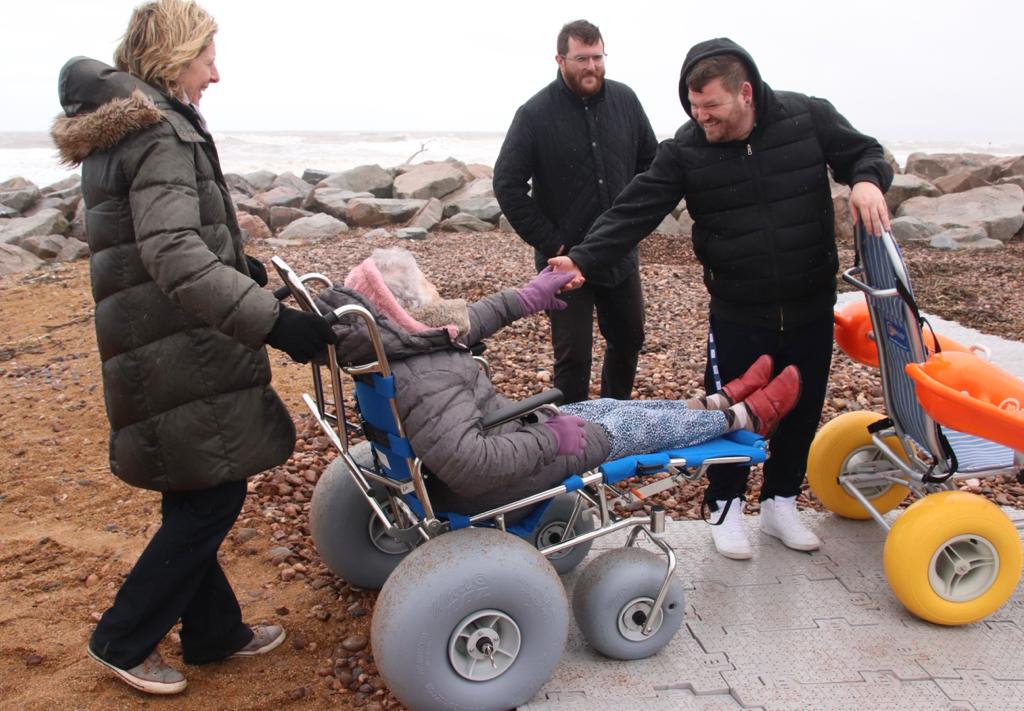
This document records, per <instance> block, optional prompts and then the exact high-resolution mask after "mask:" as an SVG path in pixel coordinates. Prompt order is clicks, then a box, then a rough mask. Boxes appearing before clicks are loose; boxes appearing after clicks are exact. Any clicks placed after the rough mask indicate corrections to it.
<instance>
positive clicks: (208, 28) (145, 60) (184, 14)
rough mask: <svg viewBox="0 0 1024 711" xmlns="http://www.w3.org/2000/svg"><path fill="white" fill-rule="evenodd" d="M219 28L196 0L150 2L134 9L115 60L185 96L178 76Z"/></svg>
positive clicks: (166, 90)
mask: <svg viewBox="0 0 1024 711" xmlns="http://www.w3.org/2000/svg"><path fill="white" fill-rule="evenodd" d="M216 32H217V23H216V22H215V21H214V19H213V17H211V16H210V14H209V13H208V12H207V11H206V10H204V9H203V8H201V7H199V5H197V4H196V3H195V2H194V0H155V1H154V2H148V3H146V4H144V5H139V6H138V7H137V8H135V10H134V11H133V12H132V19H131V20H130V21H129V22H128V29H127V30H125V33H124V37H122V38H121V44H119V45H118V46H117V49H116V50H115V51H114V64H115V65H116V66H117V68H118V69H120V70H122V71H125V72H128V73H129V74H131V75H132V76H135V77H138V78H139V79H141V80H142V81H144V82H146V83H147V84H150V85H151V86H154V87H156V88H157V89H159V90H160V91H162V92H164V93H166V94H170V95H171V96H176V97H178V98H182V91H181V88H180V87H179V86H178V77H180V76H181V72H182V71H183V70H184V69H185V67H187V66H188V65H189V62H191V61H192V60H193V59H195V58H196V57H198V56H199V55H200V54H202V53H203V50H205V49H206V48H207V47H209V46H210V42H212V41H213V35H214V34H216Z"/></svg>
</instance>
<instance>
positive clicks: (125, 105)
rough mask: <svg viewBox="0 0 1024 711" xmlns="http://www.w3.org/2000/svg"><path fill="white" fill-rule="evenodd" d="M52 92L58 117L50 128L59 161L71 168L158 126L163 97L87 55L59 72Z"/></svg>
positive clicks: (68, 64)
mask: <svg viewBox="0 0 1024 711" xmlns="http://www.w3.org/2000/svg"><path fill="white" fill-rule="evenodd" d="M57 93H58V95H59V97H60V104H61V106H62V107H63V108H64V114H63V115H62V116H58V117H57V118H56V119H55V120H54V122H53V126H52V128H51V129H50V135H51V136H52V137H53V142H54V143H55V144H56V146H57V150H58V151H59V152H60V159H61V161H62V162H63V163H65V164H67V165H70V166H75V165H78V164H79V163H81V162H82V161H83V160H85V159H86V158H88V157H89V156H90V155H92V154H93V153H97V152H99V151H105V150H107V149H109V148H112V147H113V146H116V145H117V144H118V143H120V142H121V141H123V140H124V139H125V138H127V137H128V136H130V135H132V134H133V133H136V132H138V131H141V130H142V129H144V128H148V127H149V126H152V125H154V124H157V123H159V122H160V119H161V118H162V117H163V116H164V114H163V113H162V111H161V108H162V107H166V105H167V101H166V97H164V95H163V94H161V93H160V92H159V91H157V90H156V89H154V88H153V87H152V86H150V85H149V84H146V83H145V82H143V81H141V80H140V79H137V78H135V77H133V76H131V75H130V74H128V73H127V72H122V71H119V70H117V69H114V68H113V67H111V66H109V65H107V64H104V63H103V62H100V61H97V60H95V59H89V58H88V57H75V58H73V59H71V60H69V61H68V62H67V63H66V64H65V65H64V66H63V67H62V68H61V70H60V77H59V79H58V80H57Z"/></svg>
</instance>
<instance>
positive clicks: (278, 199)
mask: <svg viewBox="0 0 1024 711" xmlns="http://www.w3.org/2000/svg"><path fill="white" fill-rule="evenodd" d="M295 179H296V180H298V178H295ZM305 197H306V196H305V194H304V193H302V192H301V191H299V190H298V189H297V188H293V187H291V186H290V185H279V186H278V187H276V188H271V189H270V190H268V191H266V192H264V193H256V195H254V196H253V199H254V200H259V201H260V202H261V203H263V204H264V205H266V206H267V208H268V209H269V208H272V207H301V206H302V201H303V200H304V199H305ZM268 222H269V220H268Z"/></svg>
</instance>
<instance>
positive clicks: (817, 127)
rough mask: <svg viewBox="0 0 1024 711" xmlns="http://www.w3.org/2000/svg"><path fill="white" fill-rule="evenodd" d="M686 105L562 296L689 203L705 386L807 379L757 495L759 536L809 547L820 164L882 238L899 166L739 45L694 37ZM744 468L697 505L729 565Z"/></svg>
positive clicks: (713, 475) (825, 213)
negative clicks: (711, 516) (699, 284)
mask: <svg viewBox="0 0 1024 711" xmlns="http://www.w3.org/2000/svg"><path fill="white" fill-rule="evenodd" d="M679 98H680V100H681V102H682V104H683V108H684V109H685V110H686V112H687V114H688V115H689V116H690V117H691V118H692V119H693V120H692V121H689V122H687V123H686V124H684V125H683V126H682V127H681V128H680V129H679V130H678V131H677V132H676V135H675V137H674V138H673V139H671V140H668V141H664V142H663V143H662V144H661V145H660V146H659V148H658V153H657V156H656V157H655V159H654V162H653V163H652V164H651V167H650V168H649V169H648V170H647V171H646V172H644V173H643V174H641V175H638V176H637V177H636V178H635V179H634V180H633V181H632V182H631V183H630V184H629V186H627V187H626V189H625V190H624V191H623V192H622V193H621V194H620V195H619V197H618V198H617V199H616V201H615V204H614V205H613V207H612V208H611V209H610V210H608V211H607V212H605V213H604V214H603V215H602V216H601V217H600V218H598V220H597V221H596V222H595V223H594V225H593V227H592V228H591V229H590V231H589V233H588V234H587V236H586V238H585V239H584V241H583V242H582V243H581V244H579V245H577V246H575V247H573V248H572V249H570V250H569V251H568V254H567V256H561V257H556V258H554V259H552V260H550V263H551V264H552V266H554V267H555V268H556V269H564V270H570V271H576V272H577V278H576V279H575V280H574V281H573V282H572V283H571V284H570V287H572V286H575V285H576V284H579V283H582V282H583V281H584V278H589V276H590V274H591V273H593V272H594V271H595V270H599V269H601V268H602V267H604V266H606V265H608V264H613V263H615V261H616V260H618V259H620V258H621V257H622V255H623V254H626V253H627V252H629V251H630V250H632V249H634V248H635V247H636V245H637V243H638V242H639V241H640V240H642V239H643V238H644V237H646V236H647V235H648V234H649V233H650V232H651V231H652V230H653V229H654V227H655V226H657V224H658V223H659V222H660V221H661V219H662V218H664V216H665V215H666V214H667V213H668V212H669V211H670V210H671V209H672V208H673V207H675V206H676V205H677V204H678V203H679V201H680V199H682V198H684V197H685V198H686V203H687V208H688V210H689V212H690V216H691V217H692V218H693V220H694V227H693V250H694V253H695V254H696V256H697V258H698V259H699V260H700V262H701V264H702V265H703V266H704V283H705V285H706V286H707V288H708V292H709V293H710V296H711V301H710V315H709V322H710V324H709V325H710V332H709V339H708V362H707V367H706V371H705V381H706V385H707V387H708V388H709V390H714V383H715V382H721V381H722V380H726V381H727V380H729V379H731V378H734V377H736V376H737V375H739V374H740V373H742V372H743V371H744V369H746V368H747V367H748V366H749V365H750V364H751V363H752V362H753V361H754V359H755V358H757V357H758V356H759V355H760V354H762V353H769V354H771V355H772V357H773V359H774V366H775V369H776V372H778V370H779V369H781V368H784V367H785V366H787V365H790V364H793V365H796V366H797V367H798V368H799V369H800V372H801V374H802V375H803V393H802V396H801V399H800V402H799V404H798V405H797V407H796V408H795V409H794V410H793V411H792V412H791V413H790V414H789V415H788V416H787V417H786V418H785V419H783V420H782V423H781V425H780V426H779V429H778V430H777V431H776V433H775V435H774V436H773V437H772V440H771V458H770V459H769V460H768V462H767V463H766V464H765V468H764V485H763V487H762V489H761V530H762V531H763V532H765V533H767V534H769V535H772V536H775V537H777V538H779V539H781V540H782V542H783V543H784V544H785V545H787V546H789V547H791V548H795V549H798V550H814V549H816V548H817V547H818V545H819V543H820V542H819V541H818V539H817V537H816V536H815V535H814V533H812V532H811V531H810V530H808V529H807V528H806V527H805V526H803V524H802V523H801V522H800V520H799V518H798V516H797V513H796V496H797V494H799V492H800V486H801V484H802V483H803V478H804V474H805V470H806V466H807V452H808V449H809V447H810V443H811V440H812V439H813V438H814V432H815V430H816V429H817V426H818V421H819V419H820V417H821V408H822V405H823V404H824V399H825V392H826V388H827V383H828V371H829V367H830V365H831V359H832V307H833V304H834V303H835V290H836V271H837V270H838V266H839V260H838V256H837V251H836V244H835V228H834V219H835V216H834V211H833V207H832V199H831V191H830V186H829V178H828V169H831V171H832V175H833V177H834V178H835V180H836V181H838V182H840V183H844V184H847V185H850V186H851V187H852V191H851V197H850V205H851V212H852V213H853V215H854V220H855V221H859V220H862V221H863V222H864V224H865V226H866V227H867V228H868V229H869V231H870V232H872V233H874V234H879V233H880V231H881V230H882V229H883V228H886V229H887V228H888V227H889V216H888V211H887V209H886V206H885V198H884V195H883V192H884V191H885V190H887V189H888V187H889V185H890V183H891V182H892V169H891V167H890V166H889V165H888V163H887V162H886V160H885V158H884V153H883V150H882V147H881V146H880V145H879V144H878V142H877V141H875V140H874V139H873V138H871V137H869V136H865V135H863V134H861V133H859V132H858V131H856V130H855V129H854V128H853V127H852V126H851V125H850V123H849V122H848V121H847V120H846V119H845V118H844V117H843V116H841V115H840V114H839V113H838V112H837V111H836V110H835V108H834V107H833V106H832V105H831V104H830V103H829V102H828V101H825V100H823V99H817V98H813V97H808V96H805V95H803V94H797V93H795V92H784V91H773V90H772V89H771V88H770V87H769V86H768V85H767V84H766V83H765V82H764V81H763V80H762V79H761V76H760V74H759V72H758V70H757V65H756V64H755V63H754V60H753V59H752V58H751V57H750V55H749V54H748V53H747V52H746V51H745V50H744V49H743V48H742V47H740V46H739V45H737V44H736V43H735V42H732V41H731V40H729V39H725V38H719V39H713V40H708V41H705V42H701V43H699V44H697V45H695V46H694V47H693V48H691V49H690V51H689V52H688V53H687V56H686V60H685V62H684V64H683V68H682V72H681V74H680V80H679ZM748 474H749V468H747V467H742V466H734V465H722V466H719V467H714V468H713V469H712V471H710V472H709V475H708V476H709V485H708V489H707V492H706V494H705V503H707V504H708V506H709V508H710V509H711V510H712V511H715V512H719V511H720V512H721V513H719V514H718V516H717V517H716V518H717V521H716V522H715V523H716V525H715V527H713V528H712V538H713V539H714V542H715V546H716V548H717V549H718V551H719V552H720V553H721V554H722V555H725V556H727V557H730V558H736V559H745V558H750V557H751V555H752V549H751V547H750V543H749V541H748V540H747V538H746V534H745V533H744V530H743V526H742V521H741V517H742V504H743V497H744V495H745V492H746V486H747V476H748Z"/></svg>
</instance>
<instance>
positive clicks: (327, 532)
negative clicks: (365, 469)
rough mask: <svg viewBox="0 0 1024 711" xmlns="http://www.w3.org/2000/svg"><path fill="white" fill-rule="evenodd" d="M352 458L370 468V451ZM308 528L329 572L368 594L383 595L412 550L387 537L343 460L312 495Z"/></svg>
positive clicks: (355, 449) (358, 448)
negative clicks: (370, 592)
mask: <svg viewBox="0 0 1024 711" xmlns="http://www.w3.org/2000/svg"><path fill="white" fill-rule="evenodd" d="M350 452H351V453H352V456H353V458H354V459H356V461H357V462H359V463H360V464H362V465H363V466H369V465H371V464H372V460H369V459H367V457H368V456H370V455H369V447H368V446H367V447H366V448H365V451H364V449H363V448H362V446H361V445H359V446H356V447H353V448H352V449H351V450H350ZM309 527H310V531H311V533H312V535H313V543H314V544H315V545H316V549H317V552H318V553H319V554H320V558H321V559H322V560H323V561H324V564H325V565H326V566H327V568H328V569H329V570H330V571H331V572H332V573H334V574H335V575H337V576H338V577H339V578H342V579H344V580H347V581H348V582H350V583H352V584H353V585H357V586H359V587H361V588H366V589H368V590H377V589H379V588H380V587H381V586H382V585H383V584H384V581H386V580H387V579H388V576H389V575H391V572H392V571H393V570H394V569H395V566H397V565H398V564H399V563H401V562H402V559H403V558H405V556H406V555H408V554H409V551H410V550H412V548H413V545H412V544H410V543H407V542H405V541H399V540H397V539H395V538H393V537H392V536H389V535H388V534H387V533H386V531H385V528H384V524H383V523H382V522H381V521H380V519H378V518H377V516H376V515H375V514H374V513H373V511H371V510H370V507H369V506H368V505H367V503H366V500H365V499H364V498H363V495H362V494H361V493H360V492H359V487H358V486H357V485H356V483H355V481H353V480H352V477H351V475H350V474H349V473H348V468H347V467H346V466H345V463H344V461H342V459H341V458H338V459H335V460H334V461H333V462H331V464H330V465H329V466H328V467H327V470H326V471H325V472H324V473H323V476H321V477H320V481H318V482H317V484H316V488H315V489H314V490H313V500H312V502H311V503H310V510H309Z"/></svg>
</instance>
